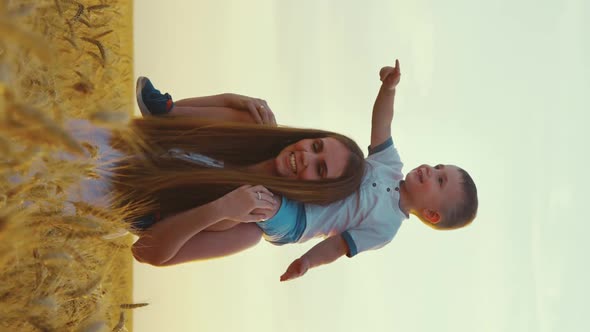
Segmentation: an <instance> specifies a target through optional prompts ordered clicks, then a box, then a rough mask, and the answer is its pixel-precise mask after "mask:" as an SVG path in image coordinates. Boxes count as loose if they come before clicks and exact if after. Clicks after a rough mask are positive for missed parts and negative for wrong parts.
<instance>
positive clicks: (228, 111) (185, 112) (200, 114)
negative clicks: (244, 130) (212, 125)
mask: <svg viewBox="0 0 590 332" xmlns="http://www.w3.org/2000/svg"><path fill="white" fill-rule="evenodd" d="M165 116H194V117H197V118H200V119H205V120H211V121H221V122H241V123H256V121H254V119H253V118H252V116H251V115H250V113H248V112H244V111H238V110H236V109H233V108H227V107H193V106H183V105H182V104H180V101H178V102H176V103H175V105H174V107H172V109H171V110H170V111H169V112H168V113H167V114H166V115H165Z"/></svg>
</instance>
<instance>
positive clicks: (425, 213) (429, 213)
mask: <svg viewBox="0 0 590 332" xmlns="http://www.w3.org/2000/svg"><path fill="white" fill-rule="evenodd" d="M422 217H423V218H424V219H426V220H427V221H428V222H429V223H431V224H436V223H438V222H439V221H440V213H438V212H436V211H434V210H430V209H424V210H422Z"/></svg>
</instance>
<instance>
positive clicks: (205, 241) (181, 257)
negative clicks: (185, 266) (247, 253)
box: [164, 223, 262, 265]
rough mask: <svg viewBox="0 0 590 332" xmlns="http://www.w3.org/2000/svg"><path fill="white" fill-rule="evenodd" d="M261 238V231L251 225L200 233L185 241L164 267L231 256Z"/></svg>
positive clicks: (249, 246) (251, 245)
mask: <svg viewBox="0 0 590 332" xmlns="http://www.w3.org/2000/svg"><path fill="white" fill-rule="evenodd" d="M261 238H262V230H260V228H259V227H258V226H256V225H255V224H253V223H248V224H240V225H237V226H235V227H232V228H230V229H228V230H226V231H221V232H201V233H199V234H197V235H195V236H193V237H192V238H191V239H190V240H189V241H187V242H186V243H185V244H184V246H182V248H180V250H179V251H178V253H177V254H176V255H175V256H174V257H172V258H171V259H170V260H168V261H167V262H166V263H165V264H164V265H174V264H180V263H185V262H190V261H198V260H205V259H210V258H217V257H224V256H229V255H233V254H235V253H238V252H241V251H244V250H246V249H248V248H251V247H253V246H254V245H255V244H257V243H258V242H260V239H261Z"/></svg>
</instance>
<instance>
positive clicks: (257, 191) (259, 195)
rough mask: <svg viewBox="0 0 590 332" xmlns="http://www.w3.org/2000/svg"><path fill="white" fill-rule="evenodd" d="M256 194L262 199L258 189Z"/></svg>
mask: <svg viewBox="0 0 590 332" xmlns="http://www.w3.org/2000/svg"><path fill="white" fill-rule="evenodd" d="M256 194H258V199H262V196H260V191H257V192H256Z"/></svg>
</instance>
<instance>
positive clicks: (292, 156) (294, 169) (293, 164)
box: [289, 152, 297, 174]
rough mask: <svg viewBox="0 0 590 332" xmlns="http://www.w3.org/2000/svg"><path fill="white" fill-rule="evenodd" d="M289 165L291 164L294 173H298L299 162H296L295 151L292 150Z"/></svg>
mask: <svg viewBox="0 0 590 332" xmlns="http://www.w3.org/2000/svg"><path fill="white" fill-rule="evenodd" d="M289 165H290V166H291V171H292V172H293V173H294V174H297V163H296V162H295V153H294V152H291V154H290V155H289Z"/></svg>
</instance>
